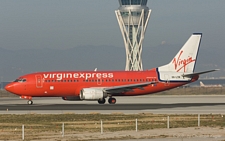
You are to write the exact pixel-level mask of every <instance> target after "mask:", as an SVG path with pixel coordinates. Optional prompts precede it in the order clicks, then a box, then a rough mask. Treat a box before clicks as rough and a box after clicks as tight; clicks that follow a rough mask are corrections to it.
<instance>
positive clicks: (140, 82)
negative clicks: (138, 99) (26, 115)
mask: <svg viewBox="0 0 225 141" xmlns="http://www.w3.org/2000/svg"><path fill="white" fill-rule="evenodd" d="M201 37H202V34H201V33H194V34H192V35H191V37H190V38H189V39H188V41H187V42H186V43H185V44H184V46H183V47H182V48H181V50H180V51H179V52H178V53H177V55H176V56H175V57H174V58H173V59H172V61H171V62H170V63H169V64H167V65H164V66H160V67H158V68H153V69H150V70H145V71H96V70H95V71H54V72H38V73H31V74H27V75H23V76H20V77H19V78H18V79H16V80H15V81H14V82H11V83H9V84H8V85H7V86H6V87H5V89H6V90H7V91H9V92H11V93H14V94H16V95H19V96H20V97H21V98H23V99H27V100H28V102H27V103H28V104H29V105H32V104H33V101H32V97H62V99H63V100H69V101H78V100H90V101H91V100H95V101H98V103H99V104H104V103H105V98H107V97H109V98H108V102H109V103H110V104H115V103H116V99H115V98H114V97H115V96H136V95H146V94H152V93H156V92H161V91H165V90H168V89H172V88H176V87H179V86H182V85H185V84H187V83H191V82H194V81H196V80H198V78H199V75H200V74H203V73H208V72H212V71H216V69H215V70H209V71H204V72H198V73H195V72H194V68H195V63H196V61H197V54H198V49H199V46H200V42H201Z"/></svg>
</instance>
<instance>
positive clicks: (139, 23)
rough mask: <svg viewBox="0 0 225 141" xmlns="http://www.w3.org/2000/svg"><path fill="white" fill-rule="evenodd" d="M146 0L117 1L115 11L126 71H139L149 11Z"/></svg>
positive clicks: (141, 68)
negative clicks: (122, 41) (120, 34)
mask: <svg viewBox="0 0 225 141" xmlns="http://www.w3.org/2000/svg"><path fill="white" fill-rule="evenodd" d="M147 2H148V0H119V4H120V7H119V8H118V10H116V11H115V13H116V17H117V20H118V23H119V26H120V30H121V33H122V36H123V40H124V44H125V49H126V68H125V70H126V71H141V70H143V67H142V59H141V52H142V43H143V40H144V35H145V31H146V29H147V25H148V21H149V18H150V14H151V10H149V8H148V7H147V6H146V5H147Z"/></svg>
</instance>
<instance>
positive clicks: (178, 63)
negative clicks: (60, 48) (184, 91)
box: [172, 51, 196, 72]
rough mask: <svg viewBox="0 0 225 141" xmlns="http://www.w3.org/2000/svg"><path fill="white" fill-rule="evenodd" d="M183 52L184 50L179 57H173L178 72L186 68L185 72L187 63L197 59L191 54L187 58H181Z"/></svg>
mask: <svg viewBox="0 0 225 141" xmlns="http://www.w3.org/2000/svg"><path fill="white" fill-rule="evenodd" d="M182 54H183V51H181V52H180V54H179V56H178V58H174V59H173V62H172V63H173V64H174V69H175V70H176V71H177V72H180V70H182V69H183V70H184V72H186V69H187V65H188V64H190V63H192V62H195V60H196V59H192V57H191V56H188V57H187V58H186V59H181V55H182Z"/></svg>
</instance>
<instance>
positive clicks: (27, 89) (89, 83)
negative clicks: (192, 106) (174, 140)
mask: <svg viewBox="0 0 225 141" xmlns="http://www.w3.org/2000/svg"><path fill="white" fill-rule="evenodd" d="M19 79H21V82H13V83H14V84H13V85H11V88H10V90H11V92H13V93H15V94H17V95H20V96H31V97H65V96H77V97H79V95H80V91H81V90H82V89H83V88H95V87H96V88H105V87H114V86H121V85H130V84H136V83H145V82H156V83H155V84H151V85H149V86H146V87H144V88H136V89H133V90H131V91H125V92H122V93H115V94H113V95H114V96H135V95H144V94H151V93H156V92H160V91H164V90H167V89H172V88H174V87H178V86H181V85H185V84H187V83H189V82H193V81H195V80H196V79H192V80H191V81H185V82H179V81H177V82H170V81H160V80H159V77H158V73H157V71H156V69H152V70H147V71H97V72H96V71H59V72H40V73H33V74H28V75H24V76H21V77H20V78H19ZM14 87H16V92H14Z"/></svg>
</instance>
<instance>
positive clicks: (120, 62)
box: [0, 44, 225, 81]
mask: <svg viewBox="0 0 225 141" xmlns="http://www.w3.org/2000/svg"><path fill="white" fill-rule="evenodd" d="M181 46H182V45H168V44H167V45H166V44H162V45H159V46H156V47H143V51H142V61H143V68H144V70H146V69H151V68H153V67H158V66H161V65H164V64H167V63H169V62H170V61H171V60H172V59H173V57H174V56H175V55H176V53H177V52H178V51H179V49H180V48H181ZM212 52H213V53H212ZM125 54H126V53H125V48H124V47H115V46H91V45H90V46H77V47H74V48H70V49H61V50H59V49H49V48H40V49H20V50H7V49H4V48H0V66H1V67H0V76H1V81H12V80H14V79H16V78H17V77H18V76H21V75H24V74H27V73H32V72H38V71H55V70H94V69H95V68H97V69H98V70H124V69H125V64H126V55H125ZM223 58H224V52H221V51H219V50H212V49H204V48H200V52H199V54H198V60H197V65H196V71H204V70H209V69H220V71H218V72H214V73H211V74H208V77H224V76H225V73H224V72H225V63H224V59H223ZM203 77H206V76H203Z"/></svg>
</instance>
